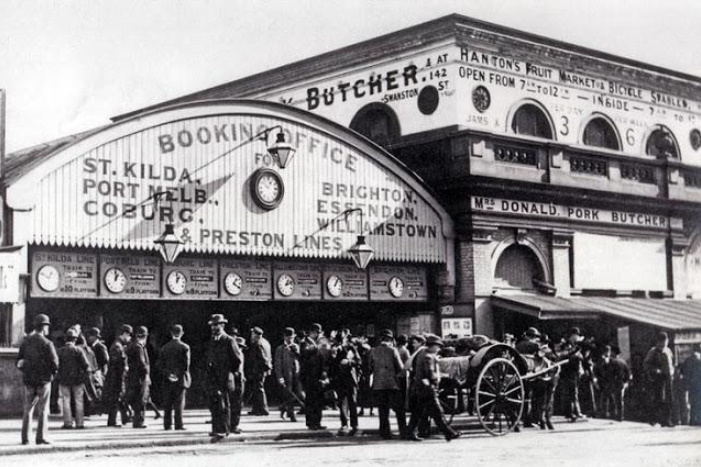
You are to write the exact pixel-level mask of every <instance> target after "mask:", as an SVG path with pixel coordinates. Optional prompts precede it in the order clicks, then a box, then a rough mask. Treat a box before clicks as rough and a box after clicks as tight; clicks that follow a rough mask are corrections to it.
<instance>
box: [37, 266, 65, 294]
mask: <svg viewBox="0 0 701 467" xmlns="http://www.w3.org/2000/svg"><path fill="white" fill-rule="evenodd" d="M60 278H61V276H60V274H59V272H58V269H56V267H55V266H51V265H49V264H47V265H46V266H42V267H41V268H40V269H39V271H38V272H37V283H38V284H39V287H41V288H42V289H43V290H44V291H45V292H54V291H55V290H56V289H58V286H59V282H60Z"/></svg>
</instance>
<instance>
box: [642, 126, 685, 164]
mask: <svg viewBox="0 0 701 467" xmlns="http://www.w3.org/2000/svg"><path fill="white" fill-rule="evenodd" d="M645 154H647V155H649V156H655V157H658V158H660V159H678V158H679V148H678V147H677V142H676V140H675V139H674V136H672V133H670V132H669V130H668V129H666V128H658V129H657V130H655V131H653V132H652V133H650V137H649V138H648V139H647V145H646V146H645Z"/></svg>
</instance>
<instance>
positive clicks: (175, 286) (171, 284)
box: [166, 271, 187, 295]
mask: <svg viewBox="0 0 701 467" xmlns="http://www.w3.org/2000/svg"><path fill="white" fill-rule="evenodd" d="M166 285H167V286H168V290H170V293H172V294H173V295H182V294H183V293H184V292H185V287H186V286H187V278H186V277H185V274H183V272H182V271H171V272H170V274H168V277H167V278H166Z"/></svg>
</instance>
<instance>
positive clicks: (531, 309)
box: [492, 295, 701, 331]
mask: <svg viewBox="0 0 701 467" xmlns="http://www.w3.org/2000/svg"><path fill="white" fill-rule="evenodd" d="M492 299H493V300H494V304H495V305H496V306H498V307H499V308H501V309H505V310H509V311H516V312H519V313H525V314H528V315H531V316H535V317H537V318H539V319H543V320H553V319H599V318H603V317H612V318H617V319H621V320H624V321H630V322H635V323H643V324H649V325H651V326H656V327H659V328H663V329H667V330H670V331H683V330H691V329H701V300H669V299H653V298H604V297H576V298H561V297H550V296H544V295H499V296H493V297H492Z"/></svg>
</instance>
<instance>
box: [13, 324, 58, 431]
mask: <svg viewBox="0 0 701 467" xmlns="http://www.w3.org/2000/svg"><path fill="white" fill-rule="evenodd" d="M50 325H51V322H50V321H49V317H48V316H46V315H45V314H38V315H36V317H35V318H34V330H33V331H32V332H31V334H29V335H27V336H26V337H25V338H24V339H23V340H22V343H21V344H20V347H19V353H18V354H17V368H19V370H20V371H21V372H22V382H23V383H24V399H23V400H24V416H23V417H22V444H29V437H30V435H31V423H32V414H33V412H34V409H35V408H36V411H37V416H38V417H37V418H38V419H39V422H38V424H37V432H36V444H50V443H49V441H48V440H47V439H46V430H48V426H49V396H50V394H51V381H52V380H53V379H54V376H56V373H57V372H58V354H57V353H56V349H55V348H54V344H53V343H52V342H51V341H50V340H49V339H47V338H46V336H47V335H48V334H49V326H50Z"/></svg>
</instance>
